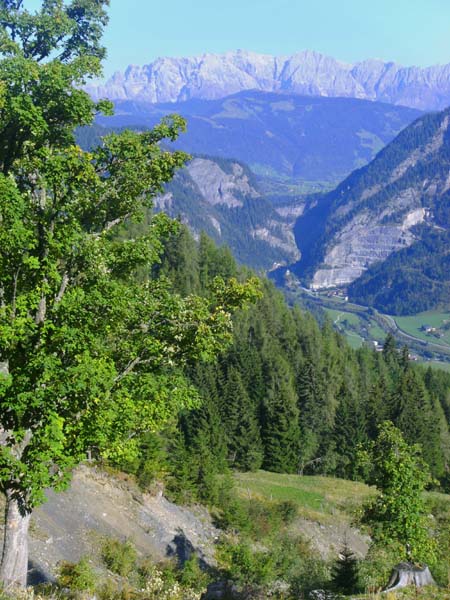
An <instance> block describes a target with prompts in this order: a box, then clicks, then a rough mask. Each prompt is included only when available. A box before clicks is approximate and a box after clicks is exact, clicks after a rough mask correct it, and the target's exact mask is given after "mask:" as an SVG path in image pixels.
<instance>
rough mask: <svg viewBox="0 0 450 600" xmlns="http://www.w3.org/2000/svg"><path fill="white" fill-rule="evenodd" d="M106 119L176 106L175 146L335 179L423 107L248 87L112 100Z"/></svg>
mask: <svg viewBox="0 0 450 600" xmlns="http://www.w3.org/2000/svg"><path fill="white" fill-rule="evenodd" d="M115 106H116V108H115V115H114V116H113V117H101V118H99V119H98V121H99V123H101V124H103V125H106V126H108V127H111V126H113V127H122V126H136V125H138V126H149V127H152V126H154V125H155V124H156V123H157V122H158V121H159V120H160V119H161V118H162V117H163V116H164V115H167V114H170V113H178V114H181V115H182V116H183V117H185V118H186V120H187V133H186V134H184V135H183V136H181V137H180V138H179V139H178V140H177V142H176V143H175V147H176V148H179V149H182V150H186V151H187V152H191V153H193V154H207V155H212V156H220V157H224V158H233V159H237V160H240V161H243V162H245V163H246V164H247V165H249V166H250V168H251V169H252V170H253V171H254V172H256V173H258V174H260V175H263V176H266V177H283V178H289V179H296V180H303V181H309V182H328V183H329V184H330V183H338V182H339V181H341V180H342V179H343V178H344V177H346V176H347V175H348V174H349V173H350V172H351V171H353V170H354V169H356V168H358V167H361V166H362V165H364V164H367V163H368V162H369V161H370V160H371V159H372V158H373V157H374V156H375V154H376V152H378V150H380V149H381V148H382V147H384V146H385V145H386V144H387V143H388V142H390V141H391V140H392V139H393V138H394V137H395V135H397V133H399V132H400V131H401V130H402V129H403V128H404V127H406V126H407V125H409V124H410V123H411V122H412V121H413V120H414V119H416V118H417V117H418V116H419V115H420V112H419V111H418V110H415V109H411V108H406V107H403V106H392V105H389V104H382V103H380V102H370V101H366V100H358V99H353V98H321V97H311V96H309V95H307V96H297V95H294V94H292V93H289V94H288V93H283V94H282V95H280V94H276V93H267V92H261V91H245V92H241V93H238V94H235V95H233V96H228V97H226V98H223V99H220V100H209V101H208V100H201V99H195V100H192V99H191V100H188V101H184V102H176V103H167V104H150V103H149V102H148V101H147V102H144V101H138V100H128V101H122V100H117V101H116V102H115Z"/></svg>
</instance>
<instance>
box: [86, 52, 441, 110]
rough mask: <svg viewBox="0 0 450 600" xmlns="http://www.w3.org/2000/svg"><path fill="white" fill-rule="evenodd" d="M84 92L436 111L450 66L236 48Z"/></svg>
mask: <svg viewBox="0 0 450 600" xmlns="http://www.w3.org/2000/svg"><path fill="white" fill-rule="evenodd" d="M87 89H88V91H89V92H90V93H91V95H92V96H93V97H95V98H100V97H108V98H110V99H111V100H139V101H145V102H151V103H157V102H179V101H183V100H189V99H191V98H201V99H209V100H211V99H218V98H223V97H225V96H228V95H230V94H234V93H237V92H240V91H244V90H250V89H252V90H253V89H254V90H260V91H267V92H280V91H281V92H290V93H295V94H306V95H312V96H330V97H336V96H343V97H349V98H361V99H367V100H379V101H382V102H388V103H391V104H397V105H405V106H410V107H412V108H419V109H421V110H436V109H442V108H445V107H446V106H448V105H450V64H448V65H443V66H434V67H428V68H419V67H402V66H400V65H397V64H395V63H393V62H383V61H381V60H376V59H369V60H364V61H361V62H358V63H355V64H347V63H344V62H341V61H338V60H336V59H335V58H332V57H330V56H326V55H324V54H320V53H319V52H315V51H312V50H303V51H301V52H298V53H296V54H293V55H291V56H278V57H276V56H270V55H267V54H258V53H256V52H251V51H247V50H237V51H231V52H225V53H223V54H202V55H200V56H194V57H189V58H168V57H163V58H157V59H156V60H155V61H153V62H152V63H150V64H147V65H144V66H141V67H139V66H135V65H130V66H129V67H128V68H127V69H126V70H125V71H124V72H118V73H115V74H114V75H113V76H112V77H111V78H110V79H109V80H108V81H107V82H106V83H105V84H104V85H100V86H90V87H88V88H87Z"/></svg>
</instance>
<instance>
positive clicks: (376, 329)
mask: <svg viewBox="0 0 450 600" xmlns="http://www.w3.org/2000/svg"><path fill="white" fill-rule="evenodd" d="M345 307H346V304H343V309H345ZM324 310H325V311H326V313H327V314H328V316H329V317H330V319H331V320H332V322H333V324H334V326H335V327H336V329H338V330H339V331H340V332H341V333H342V334H343V335H345V337H346V338H347V340H348V342H349V344H350V345H351V346H352V348H361V346H362V345H363V344H364V343H365V342H369V343H373V342H375V341H376V342H378V343H379V344H381V345H382V344H383V342H384V340H385V338H386V335H387V334H386V332H385V331H383V329H382V328H381V327H380V326H379V325H378V323H377V322H376V321H375V320H374V319H373V318H371V316H370V315H369V314H367V313H356V312H347V311H346V310H339V309H338V308H336V309H334V308H328V307H326V308H324Z"/></svg>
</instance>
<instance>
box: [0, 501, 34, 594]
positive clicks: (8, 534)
mask: <svg viewBox="0 0 450 600" xmlns="http://www.w3.org/2000/svg"><path fill="white" fill-rule="evenodd" d="M30 518H31V513H27V514H23V513H22V512H21V511H20V508H19V503H18V501H17V499H16V498H14V497H13V494H12V493H11V492H7V493H6V508H5V532H4V539H3V552H2V560H1V564H0V581H1V582H2V584H3V586H4V588H10V587H13V586H17V587H25V586H26V584H27V571H28V527H29V524H30Z"/></svg>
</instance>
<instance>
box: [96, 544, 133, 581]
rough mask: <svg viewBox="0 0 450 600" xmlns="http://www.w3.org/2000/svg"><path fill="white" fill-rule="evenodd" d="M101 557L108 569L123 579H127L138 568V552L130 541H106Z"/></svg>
mask: <svg viewBox="0 0 450 600" xmlns="http://www.w3.org/2000/svg"><path fill="white" fill-rule="evenodd" d="M101 556H102V560H103V562H104V563H105V565H106V567H107V568H108V569H109V570H110V571H112V572H113V573H117V575H120V576H121V577H127V576H128V575H129V574H130V573H131V571H133V569H134V568H135V567H136V559H137V552H136V549H135V547H134V546H133V544H132V543H131V542H129V541H128V540H127V541H126V542H121V541H120V540H116V539H112V538H107V539H105V540H104V542H103V544H102V549H101Z"/></svg>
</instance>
